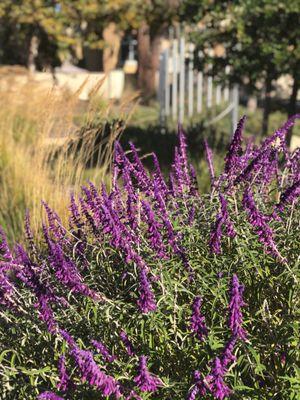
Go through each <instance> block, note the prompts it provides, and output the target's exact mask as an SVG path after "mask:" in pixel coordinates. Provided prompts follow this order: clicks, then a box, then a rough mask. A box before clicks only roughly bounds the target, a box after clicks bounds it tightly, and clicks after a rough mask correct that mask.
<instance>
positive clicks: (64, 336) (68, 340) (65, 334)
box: [59, 329, 76, 348]
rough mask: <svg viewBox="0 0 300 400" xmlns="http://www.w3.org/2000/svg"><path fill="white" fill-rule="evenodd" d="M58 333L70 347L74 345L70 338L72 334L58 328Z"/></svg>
mask: <svg viewBox="0 0 300 400" xmlns="http://www.w3.org/2000/svg"><path fill="white" fill-rule="evenodd" d="M59 334H60V335H61V337H62V338H63V339H64V340H65V341H66V342H67V343H68V345H69V346H70V347H71V348H73V347H74V346H76V342H75V340H74V339H73V338H72V336H71V335H70V334H69V333H68V332H67V331H65V330H64V329H59Z"/></svg>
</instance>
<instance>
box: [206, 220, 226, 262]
mask: <svg viewBox="0 0 300 400" xmlns="http://www.w3.org/2000/svg"><path fill="white" fill-rule="evenodd" d="M222 225H223V218H222V216H220V215H218V217H217V219H216V222H215V225H214V227H213V229H212V231H211V234H210V239H209V248H210V251H211V252H212V253H215V254H221V237H222Z"/></svg>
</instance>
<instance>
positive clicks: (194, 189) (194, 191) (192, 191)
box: [189, 164, 199, 197]
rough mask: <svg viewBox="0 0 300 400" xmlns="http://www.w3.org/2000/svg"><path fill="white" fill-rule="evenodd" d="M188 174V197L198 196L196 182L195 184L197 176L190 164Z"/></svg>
mask: <svg viewBox="0 0 300 400" xmlns="http://www.w3.org/2000/svg"><path fill="white" fill-rule="evenodd" d="M190 174H191V183H190V193H189V194H190V196H195V197H198V196H199V192H198V182H197V174H196V171H195V168H194V166H193V164H190Z"/></svg>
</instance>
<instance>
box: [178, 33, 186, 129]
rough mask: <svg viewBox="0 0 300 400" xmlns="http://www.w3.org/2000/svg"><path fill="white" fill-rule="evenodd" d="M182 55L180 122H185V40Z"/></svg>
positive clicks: (181, 45)
mask: <svg viewBox="0 0 300 400" xmlns="http://www.w3.org/2000/svg"><path fill="white" fill-rule="evenodd" d="M179 43H180V45H179V48H180V55H179V60H180V63H179V122H180V123H181V124H183V121H184V100H185V39H184V36H181V38H180V42H179Z"/></svg>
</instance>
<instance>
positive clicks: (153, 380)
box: [134, 356, 162, 392]
mask: <svg viewBox="0 0 300 400" xmlns="http://www.w3.org/2000/svg"><path fill="white" fill-rule="evenodd" d="M134 382H135V383H136V384H137V386H138V387H139V389H140V390H141V391H142V392H155V391H156V390H157V389H158V388H159V386H162V381H161V380H160V379H159V378H158V377H157V376H155V375H153V374H151V373H150V372H149V371H148V368H147V357H146V356H141V357H140V361H139V369H138V375H137V376H136V377H135V378H134Z"/></svg>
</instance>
